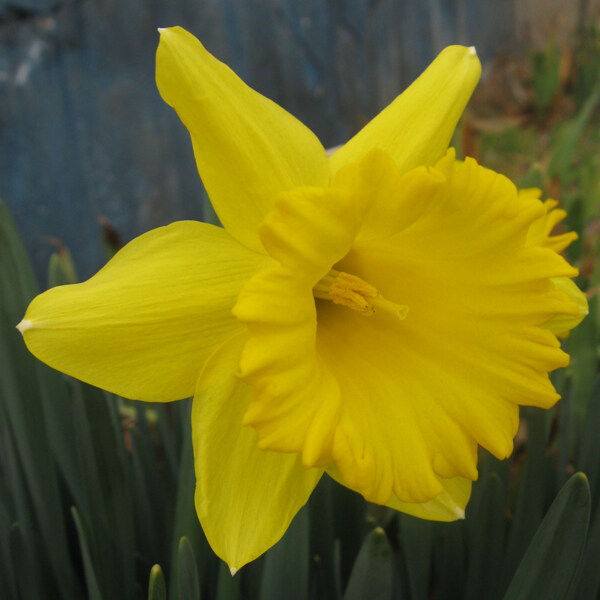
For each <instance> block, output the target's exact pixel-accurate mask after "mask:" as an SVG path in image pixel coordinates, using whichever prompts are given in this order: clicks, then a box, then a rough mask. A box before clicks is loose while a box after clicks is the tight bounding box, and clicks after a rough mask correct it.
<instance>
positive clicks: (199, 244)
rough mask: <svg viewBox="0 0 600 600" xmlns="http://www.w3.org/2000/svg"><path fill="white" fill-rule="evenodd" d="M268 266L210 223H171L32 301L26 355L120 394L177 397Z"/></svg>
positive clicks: (232, 324)
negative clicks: (248, 285) (82, 277)
mask: <svg viewBox="0 0 600 600" xmlns="http://www.w3.org/2000/svg"><path fill="white" fill-rule="evenodd" d="M267 262H268V259H266V258H265V257H264V256H262V255H259V254H256V253H254V252H251V251H250V250H248V249H247V248H245V247H244V246H242V245H241V244H239V243H238V242H236V241H235V240H234V239H233V238H232V237H231V236H230V235H229V234H228V233H227V232H226V231H225V230H223V229H221V228H219V227H214V226H212V225H206V224H204V223H198V222H195V221H182V222H178V223H173V224H172V225H169V226H167V227H161V228H159V229H155V230H153V231H150V232H149V233H146V234H144V235H142V236H140V237H138V238H137V239H135V240H133V241H132V242H131V243H129V244H128V245H127V246H125V248H123V249H122V250H121V251H120V252H118V253H117V254H116V255H115V257H114V258H113V259H112V260H111V261H110V262H109V263H108V264H107V265H106V266H105V267H104V268H103V269H101V270H100V271H99V272H98V273H97V274H96V275H94V277H92V278H91V279H89V280H88V281H86V282H84V283H80V284H76V285H69V286H61V287H56V288H52V289H50V290H48V291H46V292H44V293H43V294H41V295H39V296H38V297H37V298H35V299H34V300H33V301H32V303H31V304H30V306H29V308H28V309H27V313H26V314H25V317H24V319H23V321H22V322H21V324H20V325H19V328H20V330H21V331H22V332H23V335H24V338H25V343H26V344H27V347H28V348H29V350H30V351H31V352H32V353H33V354H34V355H35V356H37V357H38V358H39V359H40V360H42V361H44V362H45V363H47V364H49V365H50V366H51V367H53V368H55V369H58V370H60V371H63V372H64V373H67V374H68V375H72V376H73V377H77V378H78V379H82V380H83V381H86V382H88V383H91V384H93V385H96V386H98V387H102V388H104V389H106V390H109V391H111V392H114V393H116V394H119V395H121V396H125V397H127V398H133V399H138V400H149V401H153V402H155V401H169V400H178V399H180V398H186V397H189V396H191V395H192V394H193V393H194V388H195V384H196V380H197V378H198V373H199V372H200V370H201V369H202V366H203V364H204V362H205V361H206V359H207V357H208V356H209V355H210V354H211V353H212V352H213V351H214V350H215V348H217V347H218V346H219V345H220V344H221V343H222V342H223V341H224V340H225V339H227V338H228V337H230V336H231V335H233V334H234V333H235V332H236V331H239V330H240V328H241V327H240V325H239V324H238V323H237V322H236V321H235V319H234V318H233V316H232V315H231V309H232V307H233V305H234V303H235V299H236V297H237V295H238V293H239V291H240V289H241V288H242V286H243V285H244V283H245V282H246V280H247V279H249V278H250V276H251V275H253V274H254V273H255V272H256V271H257V270H258V269H260V268H264V266H265V265H266V264H267Z"/></svg>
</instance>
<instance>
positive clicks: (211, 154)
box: [156, 27, 329, 249]
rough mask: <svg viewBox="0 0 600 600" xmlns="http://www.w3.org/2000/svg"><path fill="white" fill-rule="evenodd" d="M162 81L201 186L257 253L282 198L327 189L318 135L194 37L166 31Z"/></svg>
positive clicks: (160, 55)
mask: <svg viewBox="0 0 600 600" xmlns="http://www.w3.org/2000/svg"><path fill="white" fill-rule="evenodd" d="M160 33H161V37H160V44H159V46H158V51H157V55H156V81H157V85H158V89H159V91H160V94H161V96H162V97H163V99H164V100H165V102H167V104H169V105H170V106H172V107H173V108H174V109H175V110H176V111H177V114H178V115H179V118H180V119H181V120H182V121H183V123H184V125H185V126H186V127H187V128H188V130H189V132H190V134H191V136H192V141H193V146H194V153H195V155H196V162H197V164H198V170H199V172H200V177H201V178H202V182H203V183H204V186H205V188H206V190H207V192H208V195H209V196H210V200H211V202H212V204H213V206H214V208H215V211H216V212H217V215H218V216H219V218H220V219H221V222H222V223H223V225H224V226H225V228H226V229H227V230H228V231H229V233H231V235H233V236H234V237H235V238H236V239H238V240H239V241H240V242H242V243H243V244H245V245H246V246H248V247H249V248H252V249H259V248H260V242H259V240H258V238H257V235H256V228H257V226H258V224H259V223H260V222H261V221H262V220H263V218H264V217H265V215H266V214H267V213H268V212H269V211H270V210H271V209H272V208H273V203H274V201H275V198H276V196H277V195H278V194H279V193H280V192H282V191H286V190H289V189H292V188H295V187H298V186H303V185H326V184H327V182H328V180H329V165H328V161H327V157H326V154H325V150H324V148H323V147H322V145H321V143H320V142H319V140H318V139H317V138H316V137H315V136H314V134H313V133H312V132H311V131H310V130H309V129H308V128H306V127H305V126H304V125H302V123H300V121H298V120H296V119H295V118H294V117H293V116H292V115H290V114H289V113H288V112H286V111H285V110H284V109H282V108H281V107H279V106H278V105H277V104H275V103H274V102H271V101H270V100H268V99H267V98H265V97H264V96H262V95H261V94H259V93H257V92H255V91H254V90H252V89H251V88H249V87H248V86H247V85H246V84H245V83H244V82H243V81H242V80H241V79H239V78H238V77H237V76H236V75H235V73H234V72H233V71H231V70H230V69H229V67H227V66H226V65H224V64H223V63H221V62H220V61H218V60H217V59H216V58H215V57H214V56H212V55H211V54H210V53H209V52H207V50H206V49H205V48H204V47H203V46H202V44H201V43H200V42H199V41H198V40H197V39H196V38H195V37H194V36H193V35H192V34H190V33H188V32H187V31H185V30H184V29H182V28H180V27H173V28H169V29H161V30H160Z"/></svg>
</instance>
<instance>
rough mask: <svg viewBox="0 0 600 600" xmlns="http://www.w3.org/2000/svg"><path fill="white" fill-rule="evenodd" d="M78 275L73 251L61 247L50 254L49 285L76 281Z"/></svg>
mask: <svg viewBox="0 0 600 600" xmlns="http://www.w3.org/2000/svg"><path fill="white" fill-rule="evenodd" d="M76 282H77V275H76V273H75V265H74V264H73V258H72V257H71V253H70V252H69V251H68V250H67V249H66V248H61V249H60V250H59V251H58V252H54V253H53V254H52V255H51V256H50V263H49V265H48V287H54V286H55V285H67V284H69V283H76Z"/></svg>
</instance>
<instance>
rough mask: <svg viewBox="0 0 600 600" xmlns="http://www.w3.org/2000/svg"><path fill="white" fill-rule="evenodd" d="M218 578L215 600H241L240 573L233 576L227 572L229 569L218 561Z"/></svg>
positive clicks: (241, 575)
mask: <svg viewBox="0 0 600 600" xmlns="http://www.w3.org/2000/svg"><path fill="white" fill-rule="evenodd" d="M218 569H219V577H218V579H217V597H216V600H241V598H242V586H241V583H242V577H243V574H242V573H238V574H236V575H235V576H234V575H232V574H231V572H230V571H229V567H228V566H227V564H226V563H224V562H223V561H222V560H221V561H219V567H218Z"/></svg>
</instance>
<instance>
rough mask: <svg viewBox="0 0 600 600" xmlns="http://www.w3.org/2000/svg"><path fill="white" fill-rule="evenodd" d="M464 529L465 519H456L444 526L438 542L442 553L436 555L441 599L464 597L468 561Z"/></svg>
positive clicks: (449, 599) (448, 599) (453, 599)
mask: <svg viewBox="0 0 600 600" xmlns="http://www.w3.org/2000/svg"><path fill="white" fill-rule="evenodd" d="M464 531H465V528H464V521H454V522H452V523H447V524H445V525H444V527H443V533H442V536H441V538H440V541H439V542H438V544H437V547H438V548H440V553H439V554H438V555H437V556H436V563H437V564H438V565H439V573H440V575H439V581H440V586H439V589H440V596H439V600H455V599H456V598H462V597H463V594H464V582H465V562H466V561H465V543H464Z"/></svg>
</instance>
